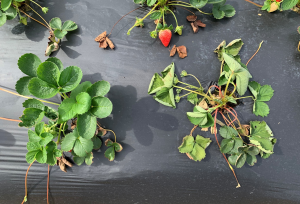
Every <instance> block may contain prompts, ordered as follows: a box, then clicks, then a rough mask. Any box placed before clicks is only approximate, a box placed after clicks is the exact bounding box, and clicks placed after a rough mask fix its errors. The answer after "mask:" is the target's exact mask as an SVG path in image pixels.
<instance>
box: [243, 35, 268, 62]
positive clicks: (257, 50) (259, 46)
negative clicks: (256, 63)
mask: <svg viewBox="0 0 300 204" xmlns="http://www.w3.org/2000/svg"><path fill="white" fill-rule="evenodd" d="M263 42H264V41H261V43H260V44H259V46H258V49H257V50H256V52H255V53H254V55H253V56H252V57H251V58H250V59H249V60H248V62H247V63H246V66H248V64H249V62H250V61H251V60H252V59H253V57H254V56H255V55H256V54H257V53H258V51H259V50H260V48H261V45H262V44H263Z"/></svg>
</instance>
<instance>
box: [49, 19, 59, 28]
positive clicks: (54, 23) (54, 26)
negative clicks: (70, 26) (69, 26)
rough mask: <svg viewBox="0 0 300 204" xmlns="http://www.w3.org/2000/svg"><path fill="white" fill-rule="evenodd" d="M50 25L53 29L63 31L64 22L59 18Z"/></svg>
mask: <svg viewBox="0 0 300 204" xmlns="http://www.w3.org/2000/svg"><path fill="white" fill-rule="evenodd" d="M49 24H50V27H51V28H52V29H59V30H61V27H62V22H61V20H60V18H58V17H55V18H52V19H51V20H50V22H49Z"/></svg>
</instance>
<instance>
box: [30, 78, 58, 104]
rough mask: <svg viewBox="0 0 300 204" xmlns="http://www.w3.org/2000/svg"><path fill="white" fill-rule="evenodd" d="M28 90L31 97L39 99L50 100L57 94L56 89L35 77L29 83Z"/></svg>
mask: <svg viewBox="0 0 300 204" xmlns="http://www.w3.org/2000/svg"><path fill="white" fill-rule="evenodd" d="M28 89H29V91H30V93H31V94H32V95H34V96H35V97H38V98H41V99H47V98H52V97H53V96H55V95H56V94H57V93H58V92H59V91H58V88H57V87H55V86H53V85H50V84H48V83H47V82H45V81H43V80H41V79H39V78H36V77H35V78H33V79H31V80H30V81H29V84H28Z"/></svg>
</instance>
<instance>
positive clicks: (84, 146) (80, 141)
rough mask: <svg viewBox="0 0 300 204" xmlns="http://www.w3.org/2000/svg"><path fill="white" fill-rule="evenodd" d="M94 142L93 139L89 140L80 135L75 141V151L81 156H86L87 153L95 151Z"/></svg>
mask: <svg viewBox="0 0 300 204" xmlns="http://www.w3.org/2000/svg"><path fill="white" fill-rule="evenodd" d="M93 146H94V144H93V142H92V141H91V140H87V139H85V138H83V137H78V138H77V139H76V141H75V145H74V149H73V150H74V152H75V154H76V155H78V156H79V157H85V156H86V155H87V153H90V152H92V151H93Z"/></svg>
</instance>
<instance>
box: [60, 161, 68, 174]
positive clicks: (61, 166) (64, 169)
mask: <svg viewBox="0 0 300 204" xmlns="http://www.w3.org/2000/svg"><path fill="white" fill-rule="evenodd" d="M58 165H59V168H60V170H62V171H63V172H67V169H66V165H65V163H64V162H63V161H61V160H60V161H58Z"/></svg>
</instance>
